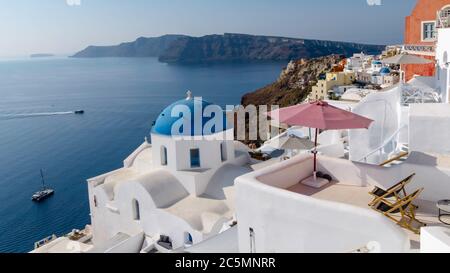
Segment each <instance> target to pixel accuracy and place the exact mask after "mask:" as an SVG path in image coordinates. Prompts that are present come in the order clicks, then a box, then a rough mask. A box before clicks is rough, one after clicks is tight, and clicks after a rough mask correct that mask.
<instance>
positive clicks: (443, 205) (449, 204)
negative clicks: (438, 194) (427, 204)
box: [437, 200, 450, 212]
mask: <svg viewBox="0 0 450 273" xmlns="http://www.w3.org/2000/svg"><path fill="white" fill-rule="evenodd" d="M437 207H438V208H439V209H441V210H445V211H447V212H450V200H440V201H438V202H437Z"/></svg>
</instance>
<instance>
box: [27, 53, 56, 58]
mask: <svg viewBox="0 0 450 273" xmlns="http://www.w3.org/2000/svg"><path fill="white" fill-rule="evenodd" d="M54 56H55V55H53V54H49V53H37V54H31V55H30V58H48V57H54Z"/></svg>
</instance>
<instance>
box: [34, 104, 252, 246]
mask: <svg viewBox="0 0 450 273" xmlns="http://www.w3.org/2000/svg"><path fill="white" fill-rule="evenodd" d="M210 105H212V104H210V103H208V102H206V101H203V100H200V99H197V98H192V97H191V96H188V98H187V99H183V100H180V101H177V102H175V103H173V104H172V105H170V106H168V107H167V108H166V109H165V110H164V111H162V113H161V114H160V115H159V117H158V119H157V120H156V122H155V125H154V127H153V129H152V131H151V140H152V143H151V144H150V143H148V142H147V140H146V141H145V142H144V143H143V144H142V145H141V146H140V147H138V148H137V149H136V150H135V151H134V152H133V153H132V154H131V155H130V156H129V157H128V158H127V159H125V161H124V164H123V167H122V168H120V169H117V170H114V171H112V172H109V173H106V174H103V175H100V176H98V177H94V178H91V179H88V191H89V204H90V210H91V214H90V215H91V226H90V227H89V229H90V233H91V238H90V240H89V243H88V244H84V243H83V244H79V247H77V249H79V250H80V252H149V251H159V252H167V251H172V250H176V249H183V248H184V247H185V246H189V245H193V244H196V243H198V242H201V241H202V240H204V239H206V238H210V237H212V236H214V235H217V234H219V233H220V232H222V231H224V230H226V229H228V228H229V227H230V226H232V225H233V221H234V220H235V216H234V215H235V209H234V208H235V201H234V179H235V178H236V177H238V176H240V175H242V174H245V173H247V172H250V171H251V169H250V168H249V163H250V157H249V154H248V150H247V147H246V146H245V145H243V144H241V143H240V142H235V141H233V133H234V132H233V128H229V127H227V126H224V128H219V127H218V126H216V127H214V128H212V133H211V134H208V135H206V134H205V132H206V129H207V127H208V126H209V125H208V124H209V123H210V121H212V118H205V117H202V118H201V119H200V121H201V128H200V130H199V131H198V132H199V133H196V132H195V130H194V127H195V126H196V125H195V124H194V120H195V117H194V115H196V114H197V112H196V111H197V109H200V111H201V112H200V115H202V114H204V113H205V111H207V109H208V106H210ZM196 107H199V108H196ZM177 109H182V110H183V109H184V110H189V111H190V114H189V115H186V114H184V115H183V118H182V119H181V120H182V121H184V122H186V119H187V120H188V124H192V129H193V130H190V131H188V132H187V133H186V132H182V134H180V135H178V134H176V133H174V132H172V130H173V127H174V126H176V123H177V122H179V121H180V116H179V113H178V110H177ZM218 117H219V119H222V120H223V121H224V123H226V117H225V114H224V113H223V112H221V113H220V114H219V115H218ZM185 125H186V123H184V125H183V126H185ZM182 129H185V128H183V127H182ZM161 236H167V237H166V238H165V240H164V241H165V242H166V243H165V244H164V243H162V244H158V241H159V240H160V238H161ZM68 243H69V242H68V240H63V239H61V238H59V239H58V240H56V241H54V242H51V243H50V244H48V245H47V246H44V247H42V248H39V249H37V250H36V252H52V251H55V250H56V249H58V250H59V251H60V250H62V249H64V248H65V247H67V245H68Z"/></svg>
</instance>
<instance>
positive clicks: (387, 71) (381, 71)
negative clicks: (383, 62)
mask: <svg viewBox="0 0 450 273" xmlns="http://www.w3.org/2000/svg"><path fill="white" fill-rule="evenodd" d="M389 73H391V70H390V69H389V68H387V67H383V68H381V69H380V74H382V75H387V74H389Z"/></svg>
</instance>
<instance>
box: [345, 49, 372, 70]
mask: <svg viewBox="0 0 450 273" xmlns="http://www.w3.org/2000/svg"><path fill="white" fill-rule="evenodd" d="M372 59H373V56H372V55H366V54H364V53H363V52H361V53H355V54H353V56H352V57H350V58H347V64H346V65H345V68H344V69H345V71H348V72H358V71H362V70H364V69H366V68H368V66H370V60H372Z"/></svg>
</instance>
